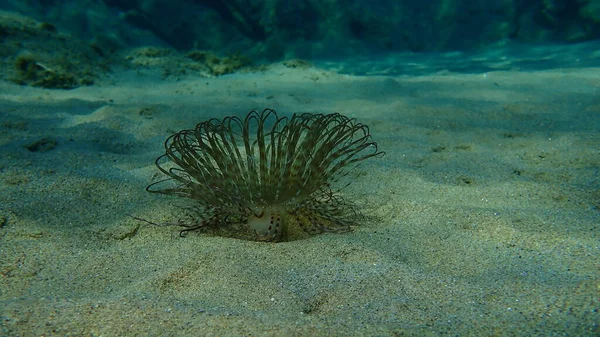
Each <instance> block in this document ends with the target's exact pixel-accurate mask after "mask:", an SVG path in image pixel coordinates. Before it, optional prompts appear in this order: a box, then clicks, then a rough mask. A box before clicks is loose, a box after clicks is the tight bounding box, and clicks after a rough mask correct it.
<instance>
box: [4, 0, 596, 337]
mask: <svg viewBox="0 0 600 337" xmlns="http://www.w3.org/2000/svg"><path fill="white" fill-rule="evenodd" d="M0 56H1V58H0V62H1V64H0V336H33V335H46V336H99V335H104V336H134V335H147V336H159V335H160V336H209V335H210V336H323V335H327V336H430V335H431V336H437V335H454V336H537V335H543V336H558V335H567V336H598V335H600V325H599V322H600V313H599V309H600V235H599V234H600V67H599V66H600V0H554V1H553V0H494V1H484V0H439V1H427V0H423V1H411V0H400V1H398V0H397V1H392V0H389V1H384V0H376V1H366V0H347V1H343V0H322V1H317V0H305V1H292V0H263V1H258V0H223V1H211V0H180V1H177V0H173V1H166V0H121V1H118V0H77V1H76V0H71V1H69V0H63V1H54V0H29V1H8V0H0ZM264 108H273V109H275V110H277V112H278V114H279V115H280V116H287V117H291V116H292V115H293V114H294V113H304V112H310V113H324V114H330V113H340V114H342V115H344V116H347V117H349V118H355V119H356V120H357V121H358V122H360V123H363V124H365V125H367V126H368V127H369V132H370V134H371V136H372V140H373V141H375V142H377V144H378V148H379V149H380V150H381V151H385V156H383V157H381V158H373V160H368V161H365V162H364V163H362V164H361V165H360V166H359V167H357V168H356V169H355V171H354V172H353V173H354V174H353V178H352V180H353V181H352V183H351V184H350V185H349V186H348V187H347V188H345V189H343V190H342V192H341V193H342V194H343V196H344V198H345V199H348V200H351V201H352V202H353V203H354V204H356V206H357V207H359V208H360V210H361V212H362V213H363V215H364V216H363V218H362V220H361V221H360V223H358V224H357V225H356V226H353V228H352V229H353V231H351V232H348V233H336V234H334V233H324V234H319V235H311V236H307V237H303V238H302V239H298V240H293V241H288V242H279V243H265V242H255V241H248V240H239V239H236V238H232V237H228V236H223V235H215V234H214V233H213V234H211V233H205V232H199V233H196V232H194V233H189V234H188V235H186V236H185V237H180V236H179V230H180V228H178V227H175V226H154V225H152V224H150V223H148V221H151V222H153V223H173V222H177V219H178V216H179V215H180V214H181V207H180V205H179V203H178V201H177V200H173V198H169V197H166V196H157V195H152V194H150V193H147V192H146V191H145V188H146V186H147V185H148V184H150V183H153V182H156V181H158V180H160V179H161V178H162V177H161V175H160V172H159V171H158V170H157V168H156V166H155V160H156V158H157V157H158V156H160V155H162V154H163V153H164V147H163V146H164V145H163V144H164V142H165V139H167V137H169V136H170V135H172V134H174V133H176V132H178V131H179V130H183V129H191V128H193V127H194V126H195V125H196V124H197V123H199V122H202V121H205V120H208V119H210V118H218V119H222V118H224V117H226V116H238V117H240V118H243V117H244V116H246V114H247V113H248V112H249V111H251V110H256V111H261V110H262V109H264ZM140 219H148V221H141V220H140Z"/></svg>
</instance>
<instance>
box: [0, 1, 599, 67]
mask: <svg viewBox="0 0 600 337" xmlns="http://www.w3.org/2000/svg"><path fill="white" fill-rule="evenodd" d="M0 9H4V10H7V11H9V12H13V13H20V14H21V15H23V16H26V17H28V18H32V19H35V20H37V21H38V22H39V23H41V24H44V25H46V26H45V28H46V29H47V30H48V31H52V30H56V31H58V32H60V33H64V34H69V35H71V36H73V37H75V38H78V39H81V40H82V41H83V43H84V44H88V45H91V46H92V47H93V49H94V51H95V52H96V53H98V54H100V55H99V56H98V57H99V58H100V59H106V62H107V63H108V64H115V63H119V62H118V60H116V59H115V58H114V57H113V56H114V55H115V54H116V53H118V52H120V51H124V50H128V49H129V48H132V47H140V46H157V47H162V48H167V49H170V50H173V51H177V52H180V53H186V52H189V51H190V50H207V51H211V52H214V53H215V54H218V55H228V54H231V53H239V54H240V55H243V56H246V57H248V58H249V59H251V60H252V61H253V62H254V63H255V64H260V63H269V62H273V61H281V60H285V59H292V58H304V59H309V60H316V62H317V63H318V64H319V65H323V66H325V67H327V68H332V69H337V70H339V71H341V72H344V73H352V74H426V73H432V72H433V73H435V72H438V71H450V72H475V73H477V72H486V71H490V70H508V69H528V70H539V69H548V68H557V67H589V66H595V65H597V64H598V58H599V55H598V51H597V50H598V49H599V48H598V46H599V45H598V43H597V42H594V41H597V40H598V39H599V38H600V5H598V4H597V1H593V0H552V1H547V0H506V1H480V2H473V1H467V0H462V1H455V0H454V1H450V0H428V1H412V0H404V1H395V0H389V1H385V0H378V1H368V0H337V1H292V0H278V1H260V0H227V1H212V0H174V1H166V0H162V1H161V0H159V1H151V0H139V1H128V0H103V1H92V0H84V1H80V0H66V1H48V0H34V1H17V2H15V1H11V0H0ZM5 21H6V20H5ZM0 23H1V20H0ZM3 31H5V32H7V33H8V34H6V36H7V38H8V40H10V36H11V33H12V29H7V28H4V29H3ZM19 38H21V39H22V38H23V37H22V36H20V37H19ZM39 43H44V41H43V40H42V41H39ZM65 48H66V47H65ZM82 48H83V47H82ZM36 49H43V48H35V47H34V46H28V45H24V46H22V48H21V49H19V48H16V47H15V48H7V49H6V50H5V51H4V53H3V54H4V55H2V56H5V57H8V58H10V57H11V56H13V57H14V54H15V53H22V52H23V50H28V51H31V50H33V51H34V52H36ZM69 49H71V52H77V50H75V49H74V48H69ZM46 52H48V50H46ZM56 52H57V53H59V54H60V51H59V50H56ZM81 52H82V53H83V52H84V51H81ZM96 56H97V55H95V56H94V57H96ZM319 60H320V61H319ZM44 64H45V63H44Z"/></svg>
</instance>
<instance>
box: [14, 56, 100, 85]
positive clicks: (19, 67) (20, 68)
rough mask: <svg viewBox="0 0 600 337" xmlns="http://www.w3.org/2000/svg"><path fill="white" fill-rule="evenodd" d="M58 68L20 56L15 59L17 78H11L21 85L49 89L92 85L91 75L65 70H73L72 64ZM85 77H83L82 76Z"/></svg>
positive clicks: (33, 57) (29, 57) (35, 59)
mask: <svg viewBox="0 0 600 337" xmlns="http://www.w3.org/2000/svg"><path fill="white" fill-rule="evenodd" d="M54 63H57V64H58V65H57V66H53V67H50V66H47V65H46V64H44V63H42V62H40V61H38V60H37V58H36V57H35V56H34V55H31V54H25V55H20V56H18V57H17V58H16V59H15V63H14V66H15V70H16V73H15V76H14V77H12V78H10V79H9V80H11V81H12V82H14V83H16V84H19V85H30V86H34V87H42V88H47V89H73V88H76V87H78V86H80V85H90V84H92V83H93V82H94V81H93V78H92V77H91V74H87V75H86V74H79V76H77V77H76V76H75V74H74V73H73V72H71V71H68V70H65V68H67V69H68V68H72V67H73V66H72V65H71V64H63V65H61V64H60V61H58V62H57V61H56V60H55V62H54ZM81 75H83V76H81Z"/></svg>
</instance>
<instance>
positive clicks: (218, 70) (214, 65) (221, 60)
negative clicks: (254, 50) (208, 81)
mask: <svg viewBox="0 0 600 337" xmlns="http://www.w3.org/2000/svg"><path fill="white" fill-rule="evenodd" d="M186 56H187V57H188V58H189V59H191V60H193V61H195V62H199V63H201V64H203V65H205V66H206V67H207V68H208V69H209V70H210V73H211V74H212V75H213V76H221V75H225V74H231V73H234V72H236V71H238V70H240V69H242V68H245V67H248V66H250V65H251V64H252V61H251V60H250V59H249V58H248V57H246V56H244V55H241V54H239V53H235V54H232V55H230V56H226V57H218V56H217V55H216V54H214V53H213V52H210V51H199V50H194V51H191V52H189V53H188V54H187V55H186Z"/></svg>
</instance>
